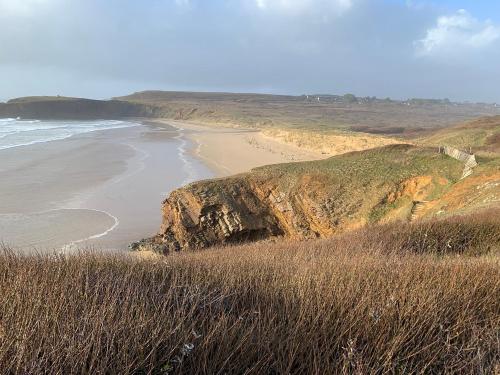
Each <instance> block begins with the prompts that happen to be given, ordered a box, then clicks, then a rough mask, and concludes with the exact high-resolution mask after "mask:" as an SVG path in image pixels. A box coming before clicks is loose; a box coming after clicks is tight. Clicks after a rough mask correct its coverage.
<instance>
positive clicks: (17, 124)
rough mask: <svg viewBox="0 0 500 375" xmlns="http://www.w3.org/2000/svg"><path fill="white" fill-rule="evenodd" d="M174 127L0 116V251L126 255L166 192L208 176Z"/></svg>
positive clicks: (156, 219)
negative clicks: (120, 252)
mask: <svg viewBox="0 0 500 375" xmlns="http://www.w3.org/2000/svg"><path fill="white" fill-rule="evenodd" d="M187 131H188V130H185V129H182V128H179V127H178V126H168V125H166V126H165V125H163V124H162V125H161V126H160V125H158V124H156V125H155V124H143V123H142V122H138V121H126V120H94V121H45V120H26V119H15V118H4V119H0V249H1V245H2V244H6V245H8V246H9V247H10V248H15V249H21V250H24V249H36V250H37V251H38V250H44V249H49V250H57V249H75V248H81V247H87V246H91V247H96V248H98V249H103V250H105V249H112V250H126V249H127V246H128V244H130V243H131V242H133V241H136V240H140V239H142V238H144V237H150V236H152V235H154V234H155V233H157V231H158V230H159V228H160V224H161V219H162V217H161V207H162V206H161V204H162V201H163V200H164V199H165V198H166V197H167V196H168V194H169V193H170V192H171V191H172V190H174V189H176V188H179V187H181V186H184V185H186V184H188V183H190V182H193V181H196V180H200V179H205V178H210V177H213V175H214V173H213V172H212V171H211V170H210V169H209V168H208V167H207V166H205V165H204V164H203V162H202V161H201V160H199V159H198V158H196V157H195V156H194V154H193V152H192V150H194V145H193V144H192V142H191V141H190V139H189V137H188V135H187Z"/></svg>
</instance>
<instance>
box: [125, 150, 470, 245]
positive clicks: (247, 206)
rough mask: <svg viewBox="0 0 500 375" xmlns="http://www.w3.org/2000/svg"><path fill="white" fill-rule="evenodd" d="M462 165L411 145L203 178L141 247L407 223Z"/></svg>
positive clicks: (168, 209)
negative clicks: (417, 207)
mask: <svg viewBox="0 0 500 375" xmlns="http://www.w3.org/2000/svg"><path fill="white" fill-rule="evenodd" d="M461 172H462V165H461V163H460V162H458V161H456V160H453V159H451V158H448V157H446V156H444V155H440V154H438V153H436V151H435V150H430V149H422V148H417V147H413V146H409V145H393V146H387V147H383V148H379V149H374V150H368V151H363V152H353V153H349V154H345V155H341V156H337V157H333V158H330V159H326V160H321V161H315V162H305V163H293V164H285V165H275V166H268V167H262V168H257V169H255V170H253V171H252V172H250V173H246V174H242V175H238V176H234V177H230V178H226V179H216V180H208V181H201V182H196V183H193V184H190V185H188V186H186V187H184V188H181V189H178V190H176V191H174V192H172V193H171V194H170V196H169V197H168V198H167V199H166V200H165V201H164V202H163V208H162V213H163V223H162V226H161V228H160V232H159V233H158V235H156V236H155V237H154V238H152V239H148V240H145V241H142V242H140V243H136V244H134V245H133V246H132V247H133V248H134V249H136V250H142V249H153V250H154V251H156V252H161V253H169V252H172V251H181V250H188V249H201V248H205V247H209V246H213V245H224V244H232V243H240V242H247V241H255V240H261V239H270V238H276V237H285V238H291V239H297V240H300V239H308V238H318V237H328V236H331V235H333V234H335V233H339V232H343V231H346V230H349V229H353V228H357V227H360V226H363V225H366V224H368V223H372V222H378V221H391V220H397V219H402V220H407V219H408V217H410V216H411V214H412V209H413V207H414V202H415V201H417V200H418V201H424V200H430V199H435V198H436V197H437V196H439V195H440V194H442V193H443V192H446V191H447V190H449V188H450V187H451V186H453V184H455V183H456V182H457V181H459V179H460V177H461Z"/></svg>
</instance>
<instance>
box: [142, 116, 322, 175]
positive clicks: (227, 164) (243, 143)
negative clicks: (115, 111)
mask: <svg viewBox="0 0 500 375" xmlns="http://www.w3.org/2000/svg"><path fill="white" fill-rule="evenodd" d="M144 121H146V122H148V123H151V124H154V125H156V126H160V127H162V126H173V127H175V128H177V129H179V131H181V132H184V134H185V136H186V137H187V138H188V139H190V140H191V141H192V142H193V145H194V146H193V147H192V149H191V150H190V153H191V154H192V155H193V156H194V157H195V158H197V159H198V160H200V161H202V162H203V163H204V164H205V165H207V166H208V167H209V168H210V169H211V170H212V171H213V172H214V173H215V174H216V177H227V176H230V175H235V174H240V173H245V172H249V171H250V170H252V169H253V168H257V167H261V166H265V165H271V164H282V163H292V162H299V161H309V160H320V159H325V158H327V157H329V156H330V155H325V154H323V153H320V152H315V151H309V150H305V149H303V148H301V147H298V146H296V145H292V144H286V143H284V142H281V141H279V140H275V139H272V138H271V137H268V136H266V135H264V134H263V133H262V132H261V131H260V130H258V129H245V128H230V127H220V128H217V127H212V126H208V125H202V124H197V123H192V122H186V121H178V120H168V119H155V120H150V119H149V120H144Z"/></svg>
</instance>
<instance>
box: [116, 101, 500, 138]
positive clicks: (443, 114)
mask: <svg viewBox="0 0 500 375" xmlns="http://www.w3.org/2000/svg"><path fill="white" fill-rule="evenodd" d="M115 99H118V100H124V101H128V102H133V103H140V104H147V105H152V106H155V107H157V108H158V114H159V116H160V117H164V118H171V119H176V120H189V121H196V122H200V123H205V124H212V125H218V126H221V125H226V126H242V127H253V128H260V129H269V128H278V129H288V130H290V129H292V130H315V131H321V132H332V131H333V132H335V131H339V130H340V131H346V130H347V131H355V132H364V133H373V134H386V135H398V136H404V137H412V136H415V135H418V134H420V133H424V132H426V131H428V130H429V129H435V128H442V127H447V126H450V125H453V124H456V123H459V122H464V121H468V120H471V119H474V118H478V117H481V116H489V115H499V114H500V108H498V107H496V106H495V105H488V104H470V103H451V102H450V101H448V100H424V99H411V100H407V101H395V100H390V99H377V98H374V97H366V98H365V97H363V98H361V97H356V96H354V95H352V94H347V95H319V94H315V95H301V96H287V95H265V94H234V93H196V92H192V93H190V92H174V91H172V92H169V91H144V92H138V93H134V94H132V95H128V96H124V97H119V98H115Z"/></svg>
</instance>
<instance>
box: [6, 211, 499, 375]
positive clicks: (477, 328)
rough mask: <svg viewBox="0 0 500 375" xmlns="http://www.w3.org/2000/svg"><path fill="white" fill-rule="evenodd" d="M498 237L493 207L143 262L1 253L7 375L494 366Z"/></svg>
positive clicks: (490, 369)
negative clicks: (447, 216) (328, 235)
mask: <svg viewBox="0 0 500 375" xmlns="http://www.w3.org/2000/svg"><path fill="white" fill-rule="evenodd" d="M499 234H500V228H499V216H498V212H490V213H486V214H484V215H481V216H476V217H472V218H467V219H464V218H459V219H453V220H448V221H446V222H434V223H426V224H417V225H415V224H414V225H401V224H398V225H393V226H389V227H380V228H379V227H375V228H372V229H369V230H362V231H358V232H355V233H351V234H348V235H345V236H341V237H337V238H335V239H329V240H322V241H313V242H307V243H304V242H294V243H288V242H283V243H279V244H271V243H261V244H254V245H247V246H242V247H234V248H226V249H212V250H209V251H204V252H198V253H184V254H180V255H176V256H170V257H166V258H162V259H156V258H153V259H151V260H138V259H134V258H124V257H123V256H119V257H118V256H109V255H108V256H104V255H95V256H88V255H87V256H85V255H74V256H69V257H62V256H57V257H49V256H40V257H26V258H23V257H19V256H13V255H11V254H8V253H6V254H3V255H0V274H1V275H2V277H1V278H0V295H2V304H1V305H0V372H1V373H30V374H37V373H82V372H85V373H155V374H167V373H168V374H176V373H183V374H215V373H238V374H241V373H247V374H263V373H274V374H277V373H280V374H282V373H291V374H304V373H308V374H334V373H335V374H354V373H356V374H368V373H457V374H460V373H463V374H472V373H475V374H480V373H481V374H482V373H484V374H486V373H494V372H495V369H497V370H498V366H499V365H500V363H499V361H500V351H499V348H500V345H499V338H498V334H499V332H498V327H499V325H500V317H499V315H498V311H500V280H499V270H500V263H499V253H498V246H499V244H500V238H499ZM443 244H447V245H446V246H443ZM446 253H452V254H450V255H446ZM474 254H475V255H474Z"/></svg>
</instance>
